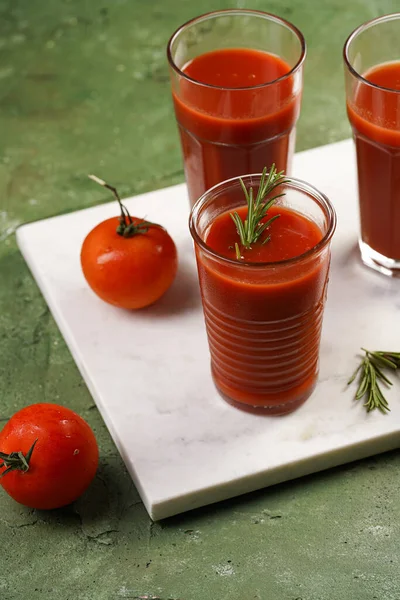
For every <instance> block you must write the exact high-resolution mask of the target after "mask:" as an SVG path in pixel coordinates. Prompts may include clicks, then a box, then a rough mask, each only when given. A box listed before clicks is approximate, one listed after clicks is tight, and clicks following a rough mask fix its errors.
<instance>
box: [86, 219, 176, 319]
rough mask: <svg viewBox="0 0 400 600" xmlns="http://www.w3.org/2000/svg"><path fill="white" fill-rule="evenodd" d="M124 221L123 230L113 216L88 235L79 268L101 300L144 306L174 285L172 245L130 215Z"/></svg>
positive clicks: (156, 228)
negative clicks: (80, 267)
mask: <svg viewBox="0 0 400 600" xmlns="http://www.w3.org/2000/svg"><path fill="white" fill-rule="evenodd" d="M128 218H129V219H130V221H128ZM123 219H126V224H125V222H124V221H123V222H122V223H123V224H122V231H121V217H115V218H111V219H107V220H106V221H103V222H101V223H99V225H97V226H96V227H95V228H94V229H92V231H91V232H90V233H89V234H88V235H87V237H86V239H85V240H84V242H83V246H82V250H81V265H82V270H83V274H84V276H85V278H86V281H87V283H88V284H89V286H90V287H91V288H92V290H93V291H94V292H95V293H96V294H97V295H98V296H99V297H100V298H101V299H102V300H105V302H108V303H109V304H114V305H115V306H119V307H121V308H128V309H137V308H143V307H145V306H148V305H150V304H153V303H154V302H156V301H157V300H158V299H159V298H160V297H161V296H162V295H163V294H164V293H165V292H166V291H167V289H168V288H169V287H170V285H171V284H172V282H173V281H174V279H175V275H176V271H177V266H178V258H177V252H176V247H175V244H174V242H173V240H172V238H171V237H170V235H169V234H168V232H167V231H166V230H165V229H164V228H163V227H160V226H159V225H154V224H152V223H147V222H146V221H143V220H142V219H138V218H136V217H130V216H129V215H128V217H124V216H123ZM128 228H130V233H131V234H130V233H129V229H128ZM117 230H119V231H120V233H118V232H117Z"/></svg>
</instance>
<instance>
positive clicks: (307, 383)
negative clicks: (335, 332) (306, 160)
mask: <svg viewBox="0 0 400 600" xmlns="http://www.w3.org/2000/svg"><path fill="white" fill-rule="evenodd" d="M260 177H261V175H247V176H245V177H243V178H242V179H243V182H244V184H245V185H246V187H247V188H248V189H249V187H253V188H254V191H255V192H256V190H257V189H258V186H259V182H260ZM279 191H280V192H281V191H283V192H285V195H284V196H283V197H282V198H280V199H279V201H278V203H277V204H278V205H280V206H284V207H288V208H290V209H292V210H293V211H296V212H297V213H300V215H303V216H306V217H307V218H308V219H310V220H311V221H314V222H315V224H316V225H317V226H318V227H319V229H320V231H321V234H322V239H321V241H320V242H319V243H318V244H317V245H316V246H314V247H313V248H311V249H310V250H308V251H307V252H305V253H304V254H302V255H300V256H296V257H294V258H291V259H287V260H283V261H280V262H270V263H251V262H244V261H243V262H239V261H236V260H232V259H230V258H226V257H224V256H222V255H220V254H219V253H217V252H215V251H214V250H213V249H212V248H210V247H209V246H208V245H207V241H206V240H207V233H208V231H209V227H210V225H211V223H212V222H213V221H214V220H215V219H216V218H217V217H218V216H219V215H221V214H222V213H225V212H226V211H232V210H234V209H237V208H238V207H240V206H243V204H244V197H243V191H242V188H241V186H240V178H238V177H236V178H233V179H230V180H228V181H225V182H222V183H220V184H218V185H216V186H214V187H213V188H211V189H210V190H208V191H207V192H206V193H205V194H204V195H203V196H202V197H201V198H200V199H199V200H198V202H196V204H195V205H194V207H193V209H192V212H191V215H190V222H189V225H190V232H191V235H192V237H193V240H194V245H195V252H196V259H197V267H198V275H199V282H200V289H201V295H202V302H203V311H204V318H205V324H206V329H207V335H208V341H209V349H210V354H211V370H212V375H213V378H214V382H215V384H216V386H217V388H218V389H219V391H220V392H221V394H222V396H223V397H224V398H225V399H226V400H227V401H228V402H230V403H232V404H234V405H236V406H238V407H240V408H243V409H245V410H250V411H253V412H266V413H269V414H283V413H288V412H292V411H293V410H295V409H296V408H297V407H298V406H300V405H301V404H302V403H303V402H304V401H305V400H306V399H307V398H308V397H309V396H310V394H311V393H312V391H313V389H314V387H315V384H316V381H317V376H318V357H319V346H320V335H321V326H322V318H323V312H324V305H325V299H326V293H327V285H328V273H329V265H330V241H331V238H332V235H333V232H334V230H335V226H336V215H335V211H334V209H333V207H332V205H331V203H330V201H329V200H328V198H326V196H324V195H323V194H321V192H319V191H318V190H316V189H315V188H313V187H312V186H311V185H308V184H307V183H304V182H302V181H299V180H297V179H289V180H288V182H287V183H286V184H285V185H283V186H282V187H280V190H279ZM271 243H272V242H271Z"/></svg>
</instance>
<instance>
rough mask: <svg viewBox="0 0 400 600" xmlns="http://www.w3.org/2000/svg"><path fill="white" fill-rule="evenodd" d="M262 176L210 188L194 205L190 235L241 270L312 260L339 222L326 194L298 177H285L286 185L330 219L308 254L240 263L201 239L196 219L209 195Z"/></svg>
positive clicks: (202, 246)
mask: <svg viewBox="0 0 400 600" xmlns="http://www.w3.org/2000/svg"><path fill="white" fill-rule="evenodd" d="M261 176H262V173H252V174H248V175H243V176H238V177H232V178H231V179H226V180H225V181H221V182H220V183H217V184H216V185H214V186H213V187H212V188H210V189H208V190H207V191H206V192H204V194H202V195H201V196H200V198H199V199H198V200H197V201H196V202H195V204H194V205H193V208H192V209H191V211H190V215H189V230H190V233H191V236H192V238H193V240H194V242H195V243H196V244H197V245H198V246H200V248H201V249H202V250H203V251H205V252H206V253H207V254H209V255H211V256H213V257H214V258H217V259H218V260H219V261H222V262H223V263H226V264H228V265H234V266H235V267H239V268H240V267H251V268H252V269H265V268H267V267H268V268H272V267H286V266H291V265H295V264H297V263H299V262H302V261H304V260H305V259H307V258H310V257H311V256H313V255H314V254H316V253H317V252H319V251H320V250H322V249H323V248H324V247H325V246H326V245H327V244H328V243H329V241H330V240H331V238H332V236H333V234H334V232H335V229H336V221H337V217H336V211H335V209H334V207H333V204H332V202H331V201H330V200H329V198H328V197H327V196H326V195H325V194H323V193H322V192H320V191H319V190H317V188H315V187H314V186H313V185H311V184H309V183H307V182H306V181H303V180H302V179H297V178H296V177H285V184H286V183H288V184H289V185H292V187H293V188H294V189H297V190H300V191H302V192H306V193H307V194H310V195H312V197H313V199H314V200H316V201H317V203H318V204H319V206H320V207H322V208H323V210H324V211H325V213H326V214H327V215H328V219H329V226H328V229H327V231H326V233H325V234H324V235H323V237H322V239H321V240H320V241H319V242H318V243H317V244H315V246H313V247H312V248H310V249H309V250H307V251H306V252H303V253H302V254H299V255H298V256H293V257H292V258H285V259H284V260H278V261H269V262H256V263H255V262H249V261H241V262H238V261H237V260H235V259H234V258H228V257H227V256H224V255H223V254H220V253H219V252H217V251H216V250H213V249H212V248H211V247H210V246H208V245H207V244H206V242H205V241H204V240H202V238H201V237H200V235H199V234H198V232H197V228H196V224H195V219H196V217H197V216H198V214H199V211H200V209H201V208H202V206H203V204H204V202H205V201H206V200H207V197H208V196H209V195H211V194H213V193H214V192H215V191H217V190H218V189H219V188H221V187H222V186H224V185H227V184H229V183H233V182H237V181H240V179H242V180H243V181H244V182H245V181H246V179H252V178H259V179H260V178H261ZM244 206H245V204H244Z"/></svg>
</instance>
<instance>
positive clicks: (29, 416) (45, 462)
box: [0, 403, 99, 509]
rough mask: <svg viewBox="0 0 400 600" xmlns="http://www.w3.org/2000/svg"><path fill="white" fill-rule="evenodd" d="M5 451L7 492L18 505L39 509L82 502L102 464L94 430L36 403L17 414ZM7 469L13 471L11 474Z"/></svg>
mask: <svg viewBox="0 0 400 600" xmlns="http://www.w3.org/2000/svg"><path fill="white" fill-rule="evenodd" d="M36 440H37V441H36ZM35 441H36V443H35ZM33 444H35V445H34V447H33V450H32V453H31V456H30V457H29V451H30V449H31V448H32V446H33ZM0 452H1V454H0V457H1V459H2V462H3V465H2V467H1V469H0V472H1V479H0V484H1V485H2V486H3V488H4V490H5V491H6V492H7V494H9V495H10V496H11V497H12V498H14V500H16V501H17V502H20V503H21V504H25V506H30V507H31V508H39V509H51V508H59V507H60V506H65V505H66V504H70V503H71V502H73V501H74V500H76V499H77V498H78V497H79V496H80V495H81V494H82V493H83V492H84V491H85V490H86V488H87V487H88V486H89V484H90V482H91V481H92V479H93V477H94V476H95V473H96V470H97V465H98V460H99V451H98V447H97V442H96V438H95V436H94V433H93V431H92V429H91V428H90V427H89V425H88V424H87V423H86V421H84V420H83V419H82V417H80V416H79V415H77V414H76V413H74V412H73V411H72V410H70V409H69V408H65V407H63V406H58V405H57V404H44V403H43V404H32V405H31V406H27V407H26V408H23V409H22V410H20V411H18V412H17V413H15V415H13V416H12V417H11V419H10V420H9V421H8V422H7V424H6V425H5V427H4V428H3V430H2V431H1V432H0ZM4 455H8V458H5V456H4ZM21 455H23V457H24V460H25V462H28V465H26V464H25V465H24V460H23V459H22V458H21ZM18 465H19V467H18ZM26 466H28V468H26ZM7 467H12V468H10V469H9V471H8V472H6V469H7Z"/></svg>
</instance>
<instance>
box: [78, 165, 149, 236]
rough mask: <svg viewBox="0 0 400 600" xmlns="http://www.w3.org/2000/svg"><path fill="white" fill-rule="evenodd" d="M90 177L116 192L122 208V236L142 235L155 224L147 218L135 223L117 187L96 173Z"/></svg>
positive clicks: (119, 233) (118, 228)
mask: <svg viewBox="0 0 400 600" xmlns="http://www.w3.org/2000/svg"><path fill="white" fill-rule="evenodd" d="M88 177H89V179H91V180H92V181H94V182H96V183H98V184H99V185H102V186H103V187H105V188H107V189H108V190H110V191H111V192H112V193H113V194H114V196H115V198H116V199H117V202H118V204H119V207H120V209H121V214H120V216H119V225H118V227H117V233H118V235H121V236H122V237H125V238H130V237H133V236H134V235H140V234H143V233H147V232H148V230H149V228H150V227H151V226H152V225H154V223H150V221H146V220H145V219H142V220H141V221H139V222H137V223H134V222H133V220H132V217H131V215H130V214H129V211H128V209H127V208H126V206H124V205H123V204H122V202H121V198H120V196H119V194H118V191H117V188H115V187H113V186H112V185H109V184H108V183H106V182H105V181H103V179H100V177H97V176H96V175H89V176H88Z"/></svg>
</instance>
